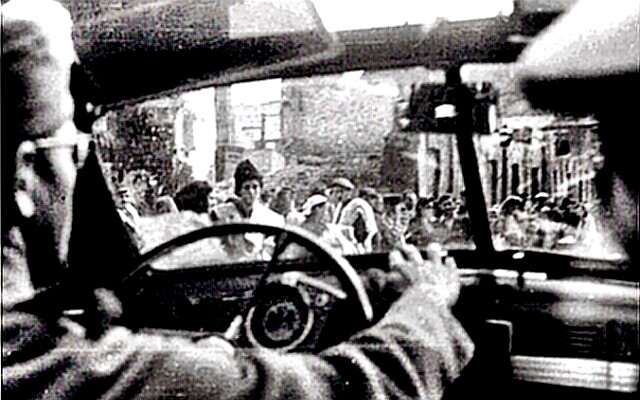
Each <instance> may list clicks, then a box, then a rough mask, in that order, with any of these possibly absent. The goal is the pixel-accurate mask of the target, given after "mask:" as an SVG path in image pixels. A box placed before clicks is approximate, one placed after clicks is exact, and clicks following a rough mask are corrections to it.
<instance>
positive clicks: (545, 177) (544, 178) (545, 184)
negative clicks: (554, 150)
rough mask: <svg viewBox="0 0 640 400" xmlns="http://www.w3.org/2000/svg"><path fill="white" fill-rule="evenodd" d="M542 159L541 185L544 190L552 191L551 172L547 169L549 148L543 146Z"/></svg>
mask: <svg viewBox="0 0 640 400" xmlns="http://www.w3.org/2000/svg"><path fill="white" fill-rule="evenodd" d="M541 153H542V160H541V161H540V186H541V188H542V191H544V192H550V188H549V173H548V171H547V149H546V147H543V148H542V151H541Z"/></svg>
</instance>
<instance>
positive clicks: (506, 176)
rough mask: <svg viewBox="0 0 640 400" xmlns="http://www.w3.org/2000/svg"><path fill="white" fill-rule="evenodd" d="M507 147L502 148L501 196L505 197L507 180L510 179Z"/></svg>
mask: <svg viewBox="0 0 640 400" xmlns="http://www.w3.org/2000/svg"><path fill="white" fill-rule="evenodd" d="M507 162H508V160H507V149H502V174H501V175H502V176H501V178H502V188H501V189H502V193H501V198H502V199H504V198H506V197H507V180H508V179H509V174H508V171H507Z"/></svg>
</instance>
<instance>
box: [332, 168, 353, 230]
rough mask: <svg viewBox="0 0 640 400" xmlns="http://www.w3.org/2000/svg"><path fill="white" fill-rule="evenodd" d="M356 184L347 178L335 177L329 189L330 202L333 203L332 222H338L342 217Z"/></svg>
mask: <svg viewBox="0 0 640 400" xmlns="http://www.w3.org/2000/svg"><path fill="white" fill-rule="evenodd" d="M354 189H355V186H353V183H351V181H350V180H348V179H347V178H343V177H339V178H336V179H334V180H333V181H332V182H331V185H329V188H328V190H327V192H328V193H327V197H328V199H329V204H331V206H330V207H331V208H332V210H331V222H332V223H334V224H336V223H338V220H339V219H340V213H341V212H342V208H343V207H344V205H345V204H346V203H347V202H348V201H349V200H350V199H351V195H352V193H353V190H354Z"/></svg>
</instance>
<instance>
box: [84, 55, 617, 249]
mask: <svg viewBox="0 0 640 400" xmlns="http://www.w3.org/2000/svg"><path fill="white" fill-rule="evenodd" d="M461 75H462V79H463V82H464V83H466V84H467V86H468V87H469V88H470V90H471V92H472V93H474V96H475V99H476V100H475V106H474V107H475V108H474V128H475V130H476V131H477V133H475V134H474V143H475V150H476V155H477V158H478V169H479V171H480V178H481V181H482V188H483V194H484V199H479V198H468V197H467V195H466V192H465V184H464V179H463V175H462V171H461V167H460V160H459V155H458V150H457V143H456V136H455V134H451V133H442V132H435V131H434V130H433V129H431V127H432V126H433V125H431V126H430V125H428V124H426V123H425V121H426V120H428V119H429V118H430V116H431V117H432V116H433V115H438V114H439V115H440V116H444V117H445V118H446V116H447V113H448V112H450V110H448V109H447V105H446V104H440V103H442V102H441V101H440V103H439V100H438V99H439V96H441V93H442V87H443V84H444V80H445V73H444V71H441V70H427V69H424V68H419V67H417V68H405V69H395V70H385V71H352V72H347V73H342V74H335V75H322V76H317V77H309V78H300V79H286V80H280V79H276V80H268V81H259V82H249V83H243V84H236V85H232V86H225V87H217V88H211V89H204V90H199V91H194V92H189V93H184V94H181V95H176V96H173V97H168V98H163V99H159V100H154V101H151V102H147V103H142V104H138V105H136V106H133V107H127V108H123V109H121V110H118V111H116V112H110V113H109V114H108V115H107V116H106V117H104V118H102V119H101V120H99V121H98V123H96V124H95V125H94V131H95V133H96V134H97V136H98V138H99V142H100V149H101V150H100V152H101V156H102V159H103V166H104V169H105V174H106V175H107V176H108V181H109V182H110V183H111V185H112V189H113V193H114V196H115V198H116V200H117V201H116V202H117V204H118V205H119V208H120V213H121V216H122V217H123V220H124V221H125V223H126V224H128V226H130V227H131V230H132V232H134V233H135V236H136V237H137V238H138V241H139V246H140V247H141V248H142V249H143V250H144V249H149V248H151V247H153V246H155V245H158V244H160V243H162V242H164V241H166V240H168V239H170V238H172V237H175V236H177V235H178V234H180V233H185V232H187V231H189V230H193V229H197V228H200V227H204V226H208V225H209V224H212V223H224V222H232V221H240V220H247V221H250V222H257V223H261V222H262V223H270V224H274V223H275V224H277V223H279V221H283V222H284V223H286V224H290V225H296V226H301V227H303V228H305V229H307V230H308V231H310V232H312V233H314V234H315V235H316V236H317V237H318V238H320V240H323V241H325V242H326V243H328V244H330V245H331V246H332V247H334V248H335V249H337V250H339V251H340V252H341V253H342V254H347V255H348V254H363V253H372V252H386V251H389V249H390V248H392V247H393V246H394V245H395V244H396V243H399V242H406V243H411V244H415V245H417V246H418V247H421V248H424V247H426V245H427V244H429V243H430V242H438V243H441V244H444V245H445V247H447V248H468V249H473V248H474V238H473V234H472V230H471V224H472V221H471V220H470V218H469V213H468V211H467V210H468V204H470V202H482V201H484V203H485V205H486V209H487V213H488V216H489V223H490V226H491V231H492V239H493V244H494V247H495V248H496V249H497V250H503V249H513V248H517V249H536V250H542V251H553V252H563V253H568V254H572V255H576V256H581V257H589V258H598V259H616V258H621V257H622V256H623V252H622V250H620V249H619V248H617V247H616V246H615V245H614V244H611V243H609V242H608V240H607V238H608V237H609V236H608V235H607V234H606V232H605V231H606V230H605V227H603V226H602V225H601V224H600V222H599V221H600V220H601V218H600V217H601V216H600V215H598V210H599V208H598V206H599V200H598V197H597V195H596V192H595V187H594V178H595V175H596V171H597V168H598V166H599V165H600V163H601V161H602V156H601V155H600V153H599V140H598V123H597V121H596V120H594V119H592V118H582V119H576V118H565V117H561V116H557V115H551V114H540V113H538V112H534V111H532V110H531V109H530V108H529V107H528V104H527V102H526V101H525V100H524V98H523V97H522V95H521V94H520V93H519V92H518V90H517V88H516V84H515V82H514V81H513V66H512V65H510V64H501V65H497V64H495V65H487V64H483V65H479V64H478V65H467V66H465V67H464V68H463V69H462V71H461ZM440 131H441V129H440ZM244 161H249V164H250V168H248V169H247V165H246V163H244ZM240 164H243V165H244V167H239V165H240ZM243 168H244V169H243ZM239 170H242V171H240V175H238V174H239V172H238V171H239ZM236 178H237V179H238V182H239V183H238V186H236ZM245 184H246V187H247V189H246V190H247V192H246V193H245V192H244V190H245V187H244V186H241V185H245ZM252 184H253V186H252ZM252 196H253V197H255V198H253V197H252ZM247 198H249V200H247ZM243 204H244V206H243ZM247 205H248V207H247ZM247 208H248V209H250V211H249V212H248V213H247ZM180 212H182V213H183V214H184V213H185V212H186V213H191V216H190V217H187V218H182V219H181V218H179V217H175V216H173V217H169V216H168V215H174V214H176V213H180ZM163 215H164V217H162V216H163ZM159 219H160V220H163V219H164V220H165V221H173V222H168V223H164V225H162V223H160V225H162V226H164V227H163V228H160V229H159V228H158V226H159V225H158V222H157V221H158V220H159ZM176 221H179V222H177V223H176ZM185 221H186V222H185Z"/></svg>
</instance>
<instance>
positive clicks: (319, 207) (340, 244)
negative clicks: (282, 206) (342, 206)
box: [300, 194, 357, 254]
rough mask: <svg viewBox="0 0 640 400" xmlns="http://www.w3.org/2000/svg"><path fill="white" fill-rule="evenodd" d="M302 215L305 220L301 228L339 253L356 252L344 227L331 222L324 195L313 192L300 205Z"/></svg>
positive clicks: (328, 206)
mask: <svg viewBox="0 0 640 400" xmlns="http://www.w3.org/2000/svg"><path fill="white" fill-rule="evenodd" d="M302 215H304V216H305V220H304V222H303V223H302V224H301V225H300V227H301V228H303V229H306V230H307V231H309V232H311V233H313V234H314V235H316V236H317V237H318V238H320V239H321V240H322V241H324V242H325V243H327V244H328V245H330V246H331V247H333V248H334V249H336V250H338V251H339V252H340V254H356V252H357V249H356V246H355V244H354V243H353V241H352V240H350V238H349V234H348V233H346V232H345V229H344V228H342V227H340V226H339V225H336V224H333V223H331V218H332V216H331V207H330V203H329V199H328V198H327V197H326V196H324V195H321V194H314V195H312V196H311V197H309V198H308V199H307V201H305V202H304V204H303V205H302Z"/></svg>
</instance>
